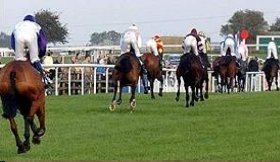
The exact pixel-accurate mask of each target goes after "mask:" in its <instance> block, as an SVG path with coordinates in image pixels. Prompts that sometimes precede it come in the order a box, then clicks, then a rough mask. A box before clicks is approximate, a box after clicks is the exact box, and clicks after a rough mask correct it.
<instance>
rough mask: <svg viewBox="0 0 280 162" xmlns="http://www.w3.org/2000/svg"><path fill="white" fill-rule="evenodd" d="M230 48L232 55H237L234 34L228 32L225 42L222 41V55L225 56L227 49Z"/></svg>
mask: <svg viewBox="0 0 280 162" xmlns="http://www.w3.org/2000/svg"><path fill="white" fill-rule="evenodd" d="M228 48H230V51H231V56H235V57H236V48H237V43H236V41H235V40H234V38H233V35H232V34H228V35H227V37H226V38H225V40H224V42H223V43H222V49H221V50H222V51H221V55H222V56H225V55H226V51H227V49H228Z"/></svg>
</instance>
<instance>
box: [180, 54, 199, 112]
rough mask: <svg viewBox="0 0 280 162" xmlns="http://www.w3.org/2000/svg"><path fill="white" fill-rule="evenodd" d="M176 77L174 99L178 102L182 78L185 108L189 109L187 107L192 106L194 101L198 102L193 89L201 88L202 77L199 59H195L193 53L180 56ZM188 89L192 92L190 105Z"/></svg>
mask: <svg viewBox="0 0 280 162" xmlns="http://www.w3.org/2000/svg"><path fill="white" fill-rule="evenodd" d="M176 77H177V81H178V91H177V96H176V98H175V99H176V101H179V98H180V85H181V77H183V80H184V86H185V90H186V107H189V105H191V106H194V101H195V100H198V98H197V96H196V90H195V89H196V88H200V87H201V86H202V77H203V69H202V64H201V62H200V60H199V57H197V56H196V55H195V54H193V53H187V54H184V55H182V56H181V58H180V63H179V65H178V67H177V70H176ZM189 87H191V91H192V97H191V101H190V103H189V100H190V96H189Z"/></svg>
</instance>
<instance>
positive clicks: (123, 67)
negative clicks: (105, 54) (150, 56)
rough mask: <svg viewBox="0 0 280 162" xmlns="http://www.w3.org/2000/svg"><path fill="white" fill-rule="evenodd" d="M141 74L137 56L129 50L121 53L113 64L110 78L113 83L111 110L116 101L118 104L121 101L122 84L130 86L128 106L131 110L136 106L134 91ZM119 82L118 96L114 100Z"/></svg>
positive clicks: (113, 108)
mask: <svg viewBox="0 0 280 162" xmlns="http://www.w3.org/2000/svg"><path fill="white" fill-rule="evenodd" d="M140 74H141V65H140V62H139V60H138V58H137V57H136V56H135V55H134V54H133V53H131V52H128V53H125V54H122V55H121V56H120V57H119V58H118V60H117V63H116V65H115V68H114V71H113V74H112V80H113V84H114V94H113V99H112V103H111V105H110V107H109V109H110V110H111V111H114V110H115V109H116V103H117V104H118V105H120V104H121V102H122V88H123V87H124V86H130V87H131V97H130V100H129V103H130V108H131V110H133V109H134V108H135V107H136V99H135V91H136V87H137V85H138V80H139V76H140ZM118 82H119V87H120V90H119V98H118V100H116V95H117V91H118Z"/></svg>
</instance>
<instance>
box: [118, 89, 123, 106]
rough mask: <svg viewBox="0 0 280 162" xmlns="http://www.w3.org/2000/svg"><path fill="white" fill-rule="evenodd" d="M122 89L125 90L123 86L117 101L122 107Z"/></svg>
mask: <svg viewBox="0 0 280 162" xmlns="http://www.w3.org/2000/svg"><path fill="white" fill-rule="evenodd" d="M122 89H123V86H122V85H121V86H120V91H119V98H118V100H117V104H118V105H120V104H121V103H122Z"/></svg>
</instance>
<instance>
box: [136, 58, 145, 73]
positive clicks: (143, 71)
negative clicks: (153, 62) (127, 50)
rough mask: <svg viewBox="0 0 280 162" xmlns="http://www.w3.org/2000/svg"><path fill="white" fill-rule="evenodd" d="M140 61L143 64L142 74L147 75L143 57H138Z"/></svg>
mask: <svg viewBox="0 0 280 162" xmlns="http://www.w3.org/2000/svg"><path fill="white" fill-rule="evenodd" d="M138 59H139V62H140V64H141V72H142V73H143V74H147V69H146V68H145V65H144V63H143V61H142V59H141V57H138Z"/></svg>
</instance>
